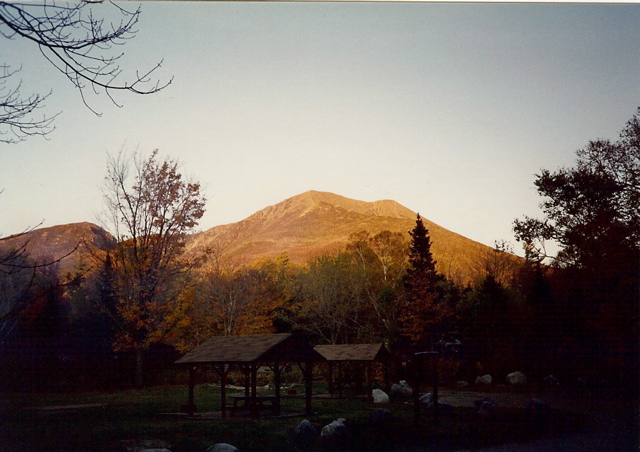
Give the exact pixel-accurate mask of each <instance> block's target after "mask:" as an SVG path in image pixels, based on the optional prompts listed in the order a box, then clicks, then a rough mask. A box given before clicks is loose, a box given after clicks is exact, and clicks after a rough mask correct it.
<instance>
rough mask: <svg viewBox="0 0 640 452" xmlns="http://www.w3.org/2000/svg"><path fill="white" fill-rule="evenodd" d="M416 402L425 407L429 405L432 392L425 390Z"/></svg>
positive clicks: (431, 399) (431, 401)
mask: <svg viewBox="0 0 640 452" xmlns="http://www.w3.org/2000/svg"><path fill="white" fill-rule="evenodd" d="M418 402H420V405H422V406H423V407H424V408H426V407H427V406H429V405H431V403H433V394H432V393H430V392H427V393H426V394H423V395H421V396H420V398H419V399H418Z"/></svg>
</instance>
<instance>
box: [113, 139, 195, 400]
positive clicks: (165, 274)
mask: <svg viewBox="0 0 640 452" xmlns="http://www.w3.org/2000/svg"><path fill="white" fill-rule="evenodd" d="M131 169H133V170H134V174H133V175H130V171H131ZM131 176H132V177H131ZM131 179H133V180H131ZM104 199H105V203H106V213H107V215H108V218H109V221H110V223H111V228H110V229H111V233H112V234H113V236H114V237H115V238H116V240H117V248H116V249H115V250H114V251H112V252H111V256H110V259H111V265H112V267H113V268H112V269H111V273H112V274H113V277H114V279H115V281H114V283H113V290H114V291H115V292H116V293H115V299H116V311H117V315H116V316H115V318H116V319H117V337H116V343H115V347H116V349H119V350H134V351H135V354H136V386H138V387H140V386H142V384H143V369H144V367H143V356H144V352H145V350H146V349H148V347H149V346H150V345H151V344H152V343H154V342H160V341H161V340H162V339H163V338H164V337H165V335H166V334H168V332H169V330H170V329H171V327H172V326H173V324H172V323H168V322H167V315H168V313H169V312H171V311H172V310H173V309H174V307H175V306H174V305H175V302H176V300H178V296H179V293H180V288H179V287H178V286H179V285H178V284H177V282H180V281H182V279H183V278H184V277H185V275H186V274H187V271H188V270H189V269H190V268H191V267H192V266H193V264H194V262H193V259H188V258H186V257H185V256H184V255H183V249H184V243H185V238H186V236H187V234H188V233H190V232H191V231H192V230H193V229H194V228H195V227H196V225H197V224H198V221H199V220H200V218H201V217H202V215H203V214H204V205H205V198H204V196H202V195H201V194H200V184H198V183H195V182H190V181H187V180H185V179H184V178H183V176H182V174H180V173H179V172H178V163H177V162H176V161H175V160H172V159H170V158H166V159H165V160H164V161H159V160H158V151H153V152H152V153H151V155H150V156H149V157H148V158H146V159H145V158H143V157H142V156H141V155H140V154H138V153H136V154H135V155H134V157H133V161H132V159H131V158H128V157H127V156H126V155H125V154H124V153H120V154H119V155H118V156H117V157H116V158H110V159H109V162H108V168H107V177H106V183H105V188H104Z"/></svg>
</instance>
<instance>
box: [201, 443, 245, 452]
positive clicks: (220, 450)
mask: <svg viewBox="0 0 640 452" xmlns="http://www.w3.org/2000/svg"><path fill="white" fill-rule="evenodd" d="M207 452H239V451H238V448H237V447H235V446H232V445H231V444H227V443H218V444H214V445H213V446H211V447H210V448H208V449H207Z"/></svg>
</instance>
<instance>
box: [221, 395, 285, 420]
mask: <svg viewBox="0 0 640 452" xmlns="http://www.w3.org/2000/svg"><path fill="white" fill-rule="evenodd" d="M231 399H232V400H233V406H232V407H231V416H234V415H235V412H236V409H237V408H238V406H239V404H240V402H242V404H241V405H240V407H242V408H246V409H248V410H250V411H252V412H255V413H256V414H257V413H260V412H261V411H263V410H265V409H273V408H274V407H275V402H276V396H275V395H256V396H255V398H253V397H251V396H250V395H249V396H247V395H246V394H235V395H232V396H231ZM253 401H255V403H254V404H252V402H253Z"/></svg>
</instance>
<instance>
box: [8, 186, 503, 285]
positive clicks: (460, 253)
mask: <svg viewBox="0 0 640 452" xmlns="http://www.w3.org/2000/svg"><path fill="white" fill-rule="evenodd" d="M416 216H417V213H415V212H413V211H412V210H410V209H408V208H406V207H404V206H402V205H401V204H399V203H398V202H396V201H393V200H388V199H387V200H380V201H373V202H367V201H359V200H354V199H350V198H347V197H344V196H341V195H337V194H334V193H330V192H323V191H316V190H309V191H306V192H304V193H301V194H299V195H296V196H292V197H290V198H287V199H285V200H283V201H281V202H279V203H277V204H273V205H271V206H267V207H265V208H263V209H261V210H259V211H257V212H255V213H253V214H252V215H249V216H248V217H247V218H245V219H244V220H241V221H238V222H236V223H229V224H225V225H219V226H214V227H212V228H209V229H207V230H205V231H202V232H199V233H195V234H192V235H190V236H188V237H187V241H186V246H185V252H186V253H189V254H201V253H202V252H203V251H209V252H215V253H216V254H217V256H218V257H220V258H223V259H227V260H229V261H231V262H234V263H235V264H240V265H241V264H252V263H253V262H255V261H258V260H261V259H265V258H276V257H278V256H280V255H282V254H285V253H286V254H287V256H288V258H289V260H290V261H291V262H292V263H295V264H305V263H307V262H308V261H309V260H310V259H312V258H314V257H318V256H320V255H322V254H326V253H333V252H336V251H339V250H343V249H344V248H345V247H346V245H347V244H348V242H349V239H350V236H351V235H352V234H354V233H359V232H361V231H366V232H368V233H369V234H371V235H374V234H377V233H378V232H381V231H384V230H389V231H392V232H399V233H401V234H403V235H404V236H405V237H406V238H407V241H408V240H409V231H410V230H411V229H413V227H414V226H415V221H416ZM422 219H423V222H424V224H425V226H426V227H427V229H428V230H429V233H430V236H431V241H432V247H431V249H432V252H433V255H434V259H435V260H436V261H437V268H438V270H439V271H440V272H441V273H443V274H444V275H446V276H448V277H450V278H452V279H454V280H456V281H457V282H460V283H464V284H466V283H473V282H474V280H475V279H476V278H477V273H478V269H477V266H478V262H479V259H480V258H481V257H482V256H486V253H487V252H488V251H489V250H492V248H490V247H488V246H486V245H483V244H481V243H479V242H476V241H474V240H472V239H469V238H467V237H464V236H462V235H460V234H457V233H455V232H452V231H449V230H447V229H445V228H443V227H441V226H439V225H437V224H436V223H433V222H432V221H430V220H428V219H427V218H425V217H424V216H422ZM25 242H27V249H28V251H29V253H30V254H31V256H32V257H33V258H34V259H40V260H42V259H44V258H48V257H53V258H57V257H60V256H63V255H65V254H66V253H68V252H69V251H71V250H72V249H73V247H74V246H79V251H80V252H79V253H74V255H71V256H69V257H66V258H65V259H63V261H62V262H61V270H65V271H69V270H70V269H72V268H73V267H74V265H77V264H79V263H80V262H82V260H83V259H85V258H86V257H87V253H88V252H89V251H88V250H87V249H86V244H85V242H86V243H90V244H92V246H93V247H95V248H97V249H102V250H106V249H109V248H111V247H113V245H114V244H115V239H114V238H113V237H112V236H111V235H110V234H109V233H108V232H106V231H105V230H104V229H102V228H100V227H99V226H96V225H95V224H92V223H88V222H83V223H72V224H69V225H59V226H51V227H47V228H41V229H35V230H33V231H29V232H27V233H25V234H22V235H18V236H17V237H14V238H10V237H7V238H4V239H3V240H2V241H1V242H0V243H1V244H3V245H9V244H12V243H13V244H14V246H17V245H20V244H22V243H25Z"/></svg>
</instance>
